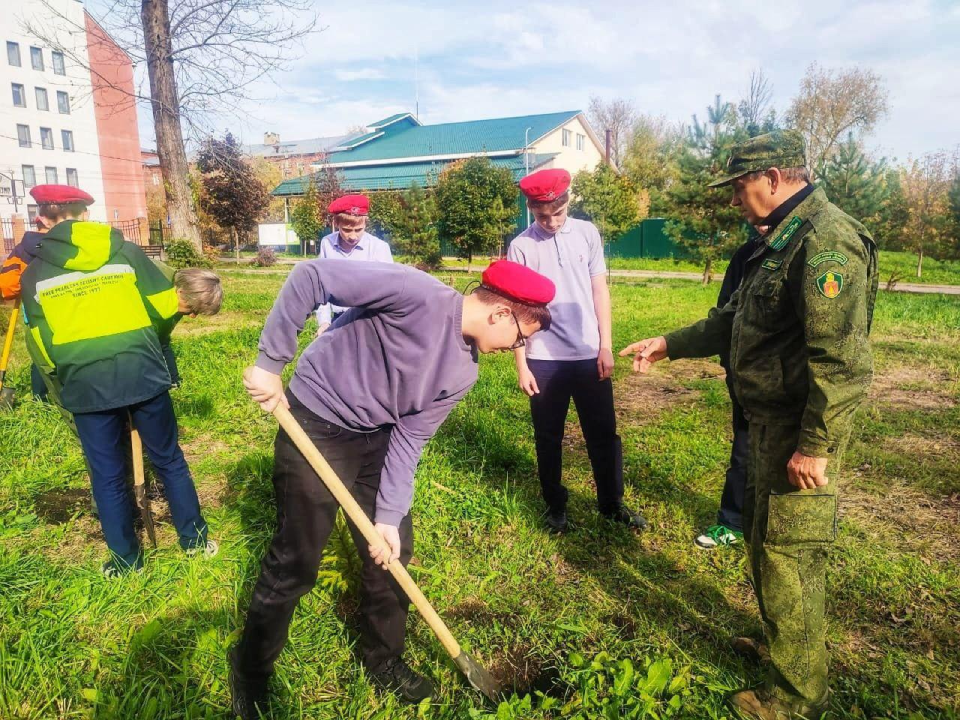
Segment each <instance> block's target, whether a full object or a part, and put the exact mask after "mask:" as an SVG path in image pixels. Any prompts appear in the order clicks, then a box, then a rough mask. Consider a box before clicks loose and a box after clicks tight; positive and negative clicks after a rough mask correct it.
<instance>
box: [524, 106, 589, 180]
mask: <svg viewBox="0 0 960 720" xmlns="http://www.w3.org/2000/svg"><path fill="white" fill-rule="evenodd" d="M564 130H568V131H570V145H569V146H565V145H564V144H563V131H564ZM577 135H581V136H583V138H584V140H583V149H582V150H578V149H577ZM531 152H533V153H537V154H553V153H558V155H557V157H555V158H553V160H552V161H551V162H549V163H547V164H546V165H544V166H543V167H545V168H563V169H564V170H567V171H568V172H569V173H570V174H571V175H576V174H577V173H578V172H580V171H581V170H593V169H594V168H596V167H597V165H599V164H600V163H601V162H602V161H603V150H602V148H599V147H597V145H596V143H594V141H593V140H592V139H591V138H590V133H589V132H588V131H587V128H586V127H585V126H584V124H583V121H582V120H581V116H577V117H575V118H573V119H572V120H569V121H568V122H566V123H565V124H564V125H563V126H562V127H559V128H557V129H556V130H554V131H553V132H551V133H549V134H547V135H545V136H544V137H543V138H542V139H540V140H537V141H536V143H535V144H534V143H531Z"/></svg>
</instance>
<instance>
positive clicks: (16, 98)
mask: <svg viewBox="0 0 960 720" xmlns="http://www.w3.org/2000/svg"><path fill="white" fill-rule="evenodd" d="M10 87H12V88H13V105H14V107H26V106H27V94H26V92H24V89H23V85H18V84H17V83H11V85H10Z"/></svg>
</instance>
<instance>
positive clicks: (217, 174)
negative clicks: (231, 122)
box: [197, 132, 270, 260]
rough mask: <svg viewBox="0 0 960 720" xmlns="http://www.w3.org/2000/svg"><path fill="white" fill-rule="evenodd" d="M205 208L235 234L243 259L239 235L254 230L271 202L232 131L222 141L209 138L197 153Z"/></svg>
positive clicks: (234, 238)
mask: <svg viewBox="0 0 960 720" xmlns="http://www.w3.org/2000/svg"><path fill="white" fill-rule="evenodd" d="M197 170H198V171H199V172H200V183H201V186H202V191H203V196H204V202H203V207H204V210H205V211H206V212H207V213H209V214H210V216H211V217H213V218H214V220H216V222H217V224H218V225H219V226H220V227H221V228H223V229H224V230H229V231H230V234H231V236H232V237H233V243H234V248H235V249H236V252H237V259H238V260H239V259H240V236H241V235H245V234H246V233H248V232H250V231H251V230H253V228H255V227H256V225H257V220H258V218H259V217H260V216H261V215H262V213H263V212H264V210H266V208H267V206H268V205H269V204H270V195H269V193H268V192H267V188H266V186H265V185H264V184H263V183H262V182H261V181H260V179H259V178H258V177H257V174H256V173H255V172H254V170H253V168H252V167H251V166H250V165H249V164H248V163H247V162H246V161H245V159H244V158H243V155H242V153H241V151H240V144H239V143H238V142H237V141H236V139H235V138H234V137H233V135H231V134H230V133H229V132H228V133H227V134H226V136H225V137H224V139H223V140H218V139H217V138H212V137H211V138H208V139H207V140H206V141H205V142H204V143H203V145H202V146H201V148H200V152H199V153H198V154H197Z"/></svg>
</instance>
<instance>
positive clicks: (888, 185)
mask: <svg viewBox="0 0 960 720" xmlns="http://www.w3.org/2000/svg"><path fill="white" fill-rule="evenodd" d="M880 181H881V182H882V183H883V186H884V199H883V203H882V205H881V206H880V212H878V213H877V214H876V215H875V216H874V217H872V218H870V219H869V221H868V220H864V221H863V222H864V224H865V225H866V226H867V228H868V229H869V230H870V232H871V233H873V237H874V238H875V239H876V241H877V246H878V247H880V248H881V249H882V250H904V249H906V248H907V242H906V227H907V222H908V221H909V219H910V211H909V208H908V207H907V198H906V195H904V192H903V185H902V184H901V182H900V170H899V169H897V168H888V169H887V170H886V172H884V174H883V177H882V178H881V179H880Z"/></svg>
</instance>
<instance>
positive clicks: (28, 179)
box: [23, 165, 37, 188]
mask: <svg viewBox="0 0 960 720" xmlns="http://www.w3.org/2000/svg"><path fill="white" fill-rule="evenodd" d="M36 184H37V171H36V170H34V169H33V165H24V166H23V186H24V187H28V188H32V187H33V186H34V185H36Z"/></svg>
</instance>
